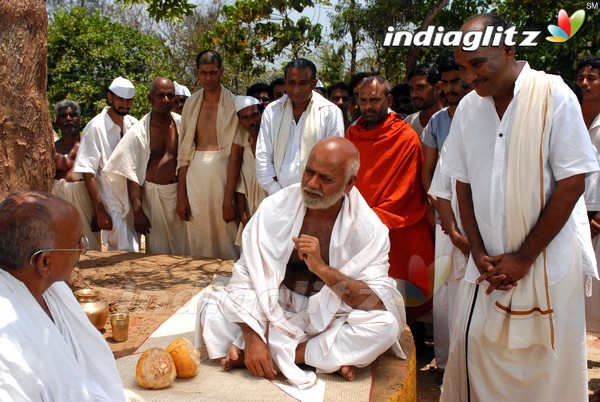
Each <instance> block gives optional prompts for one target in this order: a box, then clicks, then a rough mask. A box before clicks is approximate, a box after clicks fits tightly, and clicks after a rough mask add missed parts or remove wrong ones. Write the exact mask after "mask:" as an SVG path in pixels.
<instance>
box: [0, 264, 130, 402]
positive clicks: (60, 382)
mask: <svg viewBox="0 0 600 402" xmlns="http://www.w3.org/2000/svg"><path fill="white" fill-rule="evenodd" d="M43 297H44V300H45V301H46V303H47V304H48V308H49V309H50V313H51V314H52V319H53V320H54V322H53V321H52V320H51V319H50V317H48V315H47V314H46V313H45V312H44V310H42V308H41V307H40V305H39V304H38V302H37V301H36V300H35V299H34V298H33V296H32V295H31V293H30V292H29V290H28V289H27V287H26V286H25V285H24V284H23V282H21V281H19V280H18V279H16V278H14V277H13V276H12V275H10V274H9V273H8V272H6V271H4V270H2V269H0V311H2V313H1V314H0V350H1V351H2V353H0V400H3V401H4V400H15V401H21V400H32V401H124V400H125V396H124V392H123V386H122V384H121V378H120V376H119V372H118V371H117V366H116V363H115V360H114V358H113V355H112V352H111V351H110V349H109V348H108V345H107V344H106V341H105V340H104V338H102V335H100V333H99V332H98V330H97V329H96V328H94V327H93V326H92V324H91V323H90V321H89V319H88V318H87V317H86V315H85V313H84V312H83V310H82V309H81V306H80V305H79V303H77V301H76V300H75V297H74V296H73V293H72V292H71V290H70V289H69V287H68V286H67V285H66V284H65V283H64V282H57V283H55V284H53V285H52V286H51V287H50V288H49V289H48V290H47V291H46V292H45V293H44V295H43Z"/></svg>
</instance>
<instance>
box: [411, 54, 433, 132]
mask: <svg viewBox="0 0 600 402" xmlns="http://www.w3.org/2000/svg"><path fill="white" fill-rule="evenodd" d="M408 85H409V88H410V97H411V99H412V101H413V105H414V107H415V108H416V109H417V110H418V112H415V113H413V114H410V115H408V116H406V118H405V119H404V121H405V122H407V123H408V124H410V126H411V127H412V128H413V130H415V131H416V132H417V134H418V135H419V137H420V136H421V133H422V132H423V128H424V127H425V126H426V125H427V123H429V119H431V116H433V115H434V113H436V112H438V111H439V110H440V109H441V108H442V103H441V100H440V97H441V94H442V85H441V83H440V73H439V71H438V69H437V66H436V65H435V64H433V63H421V64H418V65H417V66H415V68H413V69H412V71H411V72H410V74H408Z"/></svg>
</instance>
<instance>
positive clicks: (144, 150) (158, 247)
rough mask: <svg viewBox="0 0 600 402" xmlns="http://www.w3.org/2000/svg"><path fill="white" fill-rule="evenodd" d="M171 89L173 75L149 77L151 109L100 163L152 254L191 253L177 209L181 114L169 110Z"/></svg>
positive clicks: (126, 213) (171, 98) (122, 205)
mask: <svg viewBox="0 0 600 402" xmlns="http://www.w3.org/2000/svg"><path fill="white" fill-rule="evenodd" d="M174 93H175V90H174V85H173V82H172V81H171V80H169V79H167V78H164V77H157V78H155V79H154V80H153V81H152V84H151V87H150V96H149V99H150V104H151V105H152V111H151V112H150V113H148V114H147V115H145V116H144V117H143V118H142V119H141V120H140V121H138V122H137V123H136V124H134V125H133V126H132V127H131V128H130V129H129V130H128V131H127V133H126V134H125V135H124V136H123V139H122V140H121V141H120V142H119V145H117V147H116V148H115V151H114V152H113V154H112V156H111V157H110V159H109V160H108V163H107V164H106V166H105V167H104V173H105V174H106V176H107V177H108V180H109V183H110V184H111V186H112V188H113V190H114V193H115V194H116V195H117V197H118V198H119V201H120V203H121V207H122V208H123V211H125V216H126V217H127V219H134V225H133V226H134V227H135V228H136V230H137V231H138V233H143V234H144V235H145V236H146V252H147V253H150V254H177V255H186V254H189V246H188V238H187V230H186V227H185V222H184V221H182V220H181V219H179V216H177V211H176V208H177V177H176V175H175V167H176V163H177V162H176V161H177V143H178V132H179V125H180V120H181V116H179V115H178V114H177V113H173V112H170V110H171V109H172V107H173V99H174V96H175V95H174ZM128 181H129V183H128ZM139 187H141V189H140V188H139ZM140 198H141V203H140V202H139V201H140ZM140 207H141V210H140Z"/></svg>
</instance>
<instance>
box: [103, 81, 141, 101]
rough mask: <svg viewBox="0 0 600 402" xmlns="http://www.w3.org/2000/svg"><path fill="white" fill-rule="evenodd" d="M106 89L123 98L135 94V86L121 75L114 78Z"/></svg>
mask: <svg viewBox="0 0 600 402" xmlns="http://www.w3.org/2000/svg"><path fill="white" fill-rule="evenodd" d="M108 89H110V90H111V92H112V93H114V94H115V95H117V96H120V97H121V98H123V99H132V98H133V97H134V96H135V87H134V86H133V84H132V83H131V81H129V80H128V79H126V78H123V77H117V78H115V79H114V80H113V82H112V83H111V84H110V86H109V87H108Z"/></svg>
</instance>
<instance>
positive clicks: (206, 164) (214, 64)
mask: <svg viewBox="0 0 600 402" xmlns="http://www.w3.org/2000/svg"><path fill="white" fill-rule="evenodd" d="M196 76H197V78H198V81H200V84H201V85H202V89H201V90H199V91H198V92H196V93H194V94H193V95H192V96H191V97H190V98H189V99H188V100H187V101H186V103H185V106H184V107H183V113H182V117H181V135H182V138H181V141H180V145H179V154H178V157H177V162H178V163H177V169H178V172H177V174H178V175H179V178H178V179H179V189H178V194H177V214H178V215H179V217H180V218H181V219H182V220H184V221H186V226H187V231H188V239H189V244H190V253H191V254H192V255H195V256H202V257H208V258H221V259H225V260H227V259H236V258H238V257H239V248H238V247H237V246H236V245H235V238H236V235H237V223H236V222H225V220H224V219H223V217H222V201H223V196H224V192H225V184H226V182H227V163H228V161H229V155H230V153H231V144H232V143H233V142H234V139H235V138H236V136H238V135H239V134H238V131H240V130H241V127H240V125H239V121H238V117H237V115H236V113H235V105H234V102H235V95H233V94H232V93H231V92H230V91H229V90H228V89H226V88H225V87H224V86H222V85H221V77H222V76H223V66H222V60H221V56H220V55H219V54H218V53H217V52H215V51H212V50H205V51H202V52H200V53H199V54H198V56H197V57H196ZM240 138H241V136H240Z"/></svg>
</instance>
